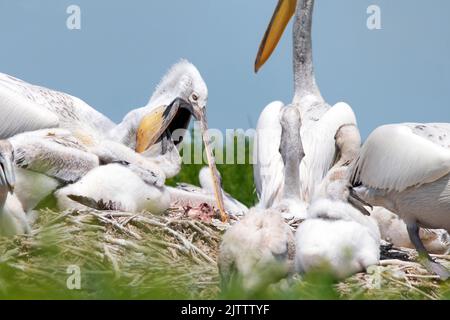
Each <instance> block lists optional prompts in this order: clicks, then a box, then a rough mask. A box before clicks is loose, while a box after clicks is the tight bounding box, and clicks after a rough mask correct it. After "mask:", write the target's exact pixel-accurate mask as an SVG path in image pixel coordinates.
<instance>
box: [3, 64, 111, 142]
mask: <svg viewBox="0 0 450 320" xmlns="http://www.w3.org/2000/svg"><path fill="white" fill-rule="evenodd" d="M0 110H1V111H2V117H3V121H2V122H1V123H0V138H8V137H11V136H13V135H15V134H18V133H21V132H26V131H34V130H39V129H45V128H55V127H62V128H67V129H72V128H75V127H83V128H84V130H85V129H88V128H89V129H90V130H93V131H94V132H96V133H98V134H102V133H104V132H105V131H107V130H110V129H112V128H113V127H114V123H113V122H112V121H111V120H109V119H108V118H107V117H105V116H104V115H103V114H101V113H100V112H98V111H97V110H95V109H94V108H92V107H91V106H89V105H88V104H87V103H86V102H84V101H82V100H81V99H78V98H76V97H74V96H71V95H69V94H66V93H63V92H58V91H54V90H50V89H47V88H44V87H40V86H36V85H32V84H29V83H26V82H24V81H22V80H20V79H16V78H14V77H11V76H9V75H6V74H1V73H0Z"/></svg>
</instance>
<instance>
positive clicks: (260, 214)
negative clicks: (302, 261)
mask: <svg viewBox="0 0 450 320" xmlns="http://www.w3.org/2000/svg"><path fill="white" fill-rule="evenodd" d="M294 252H295V244H294V235H293V233H292V231H291V230H290V227H289V226H288V225H287V224H286V223H285V221H284V219H283V218H282V217H281V215H280V213H279V212H278V211H277V210H272V209H267V210H262V209H258V208H252V209H250V210H249V212H248V213H247V214H246V216H245V217H244V218H243V219H242V220H240V221H239V222H237V223H236V224H235V225H233V226H232V227H231V228H230V229H229V230H228V231H227V232H226V233H225V235H224V236H223V240H222V244H221V246H220V251H219V271H220V274H221V278H222V284H223V286H224V287H225V288H226V287H227V286H228V285H229V284H230V282H231V283H233V282H234V281H239V282H240V283H241V285H242V286H243V288H244V289H246V290H255V289H257V288H258V287H259V286H260V285H264V284H267V283H271V282H272V281H276V280H280V279H282V278H284V277H285V276H286V274H288V273H289V272H292V271H293V270H292V265H291V263H290V262H289V261H292V259H293V257H294Z"/></svg>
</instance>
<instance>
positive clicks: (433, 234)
mask: <svg viewBox="0 0 450 320" xmlns="http://www.w3.org/2000/svg"><path fill="white" fill-rule="evenodd" d="M370 216H371V217H372V218H374V219H375V220H376V221H377V223H378V227H379V228H380V233H381V239H383V240H385V241H387V242H389V243H392V244H393V245H394V246H395V247H403V248H410V249H414V245H413V244H412V242H411V240H410V239H409V235H408V230H407V229H406V224H405V223H404V222H403V221H402V220H401V219H400V218H399V217H398V216H397V215H396V214H395V213H392V212H390V211H389V210H387V209H385V208H382V207H375V208H374V209H373V210H372V211H371V212H370ZM419 235H420V239H421V240H422V242H423V244H424V246H425V248H426V249H427V250H428V252H430V253H434V254H447V253H448V252H450V235H449V233H448V232H447V231H445V230H442V229H421V230H420V233H419Z"/></svg>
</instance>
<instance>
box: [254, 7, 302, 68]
mask: <svg viewBox="0 0 450 320" xmlns="http://www.w3.org/2000/svg"><path fill="white" fill-rule="evenodd" d="M296 7H297V0H278V4H277V7H276V9H275V12H274V14H273V16H272V20H271V21H270V24H269V26H268V28H267V30H266V33H265V34H264V38H263V40H262V42H261V44H260V46H259V51H258V55H257V56H256V61H255V72H258V71H259V69H260V68H261V67H262V66H263V65H264V63H266V61H267V60H268V59H269V58H270V56H271V55H272V53H273V51H274V50H275V48H276V47H277V45H278V42H279V41H280V39H281V36H282V35H283V32H284V30H285V29H286V27H287V25H288V23H289V21H290V20H291V18H292V16H293V15H294V13H295V8H296Z"/></svg>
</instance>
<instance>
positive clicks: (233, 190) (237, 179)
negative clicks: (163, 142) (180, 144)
mask: <svg viewBox="0 0 450 320" xmlns="http://www.w3.org/2000/svg"><path fill="white" fill-rule="evenodd" d="M235 142H236V143H235V144H234V145H235V146H236V145H237V138H235ZM245 143H246V150H245V154H246V161H245V164H237V162H238V161H237V150H236V149H237V148H234V151H233V152H234V155H233V158H234V164H218V165H217V169H218V170H219V172H220V174H221V175H222V183H223V188H224V190H225V191H226V192H228V193H229V194H231V195H232V196H233V197H234V198H236V199H237V200H239V201H240V202H242V203H243V204H245V205H246V206H248V207H252V206H253V205H255V204H256V202H257V196H256V191H255V185H254V183H253V166H252V165H251V164H249V157H250V156H249V155H250V151H249V146H250V142H249V139H246V142H245ZM191 150H193V146H191ZM191 154H193V151H192V152H191ZM223 155H224V159H226V157H227V151H226V148H224V150H223ZM193 162H194V161H193V159H192V160H191V163H193ZM206 165H207V163H206V162H204V163H203V164H184V165H183V167H182V169H181V172H180V173H179V174H178V176H177V177H175V178H174V179H171V180H169V181H168V184H169V185H172V186H174V185H175V184H176V183H180V182H185V183H190V184H194V185H197V186H198V185H199V181H198V173H199V172H200V169H201V168H203V167H204V166H206Z"/></svg>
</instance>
